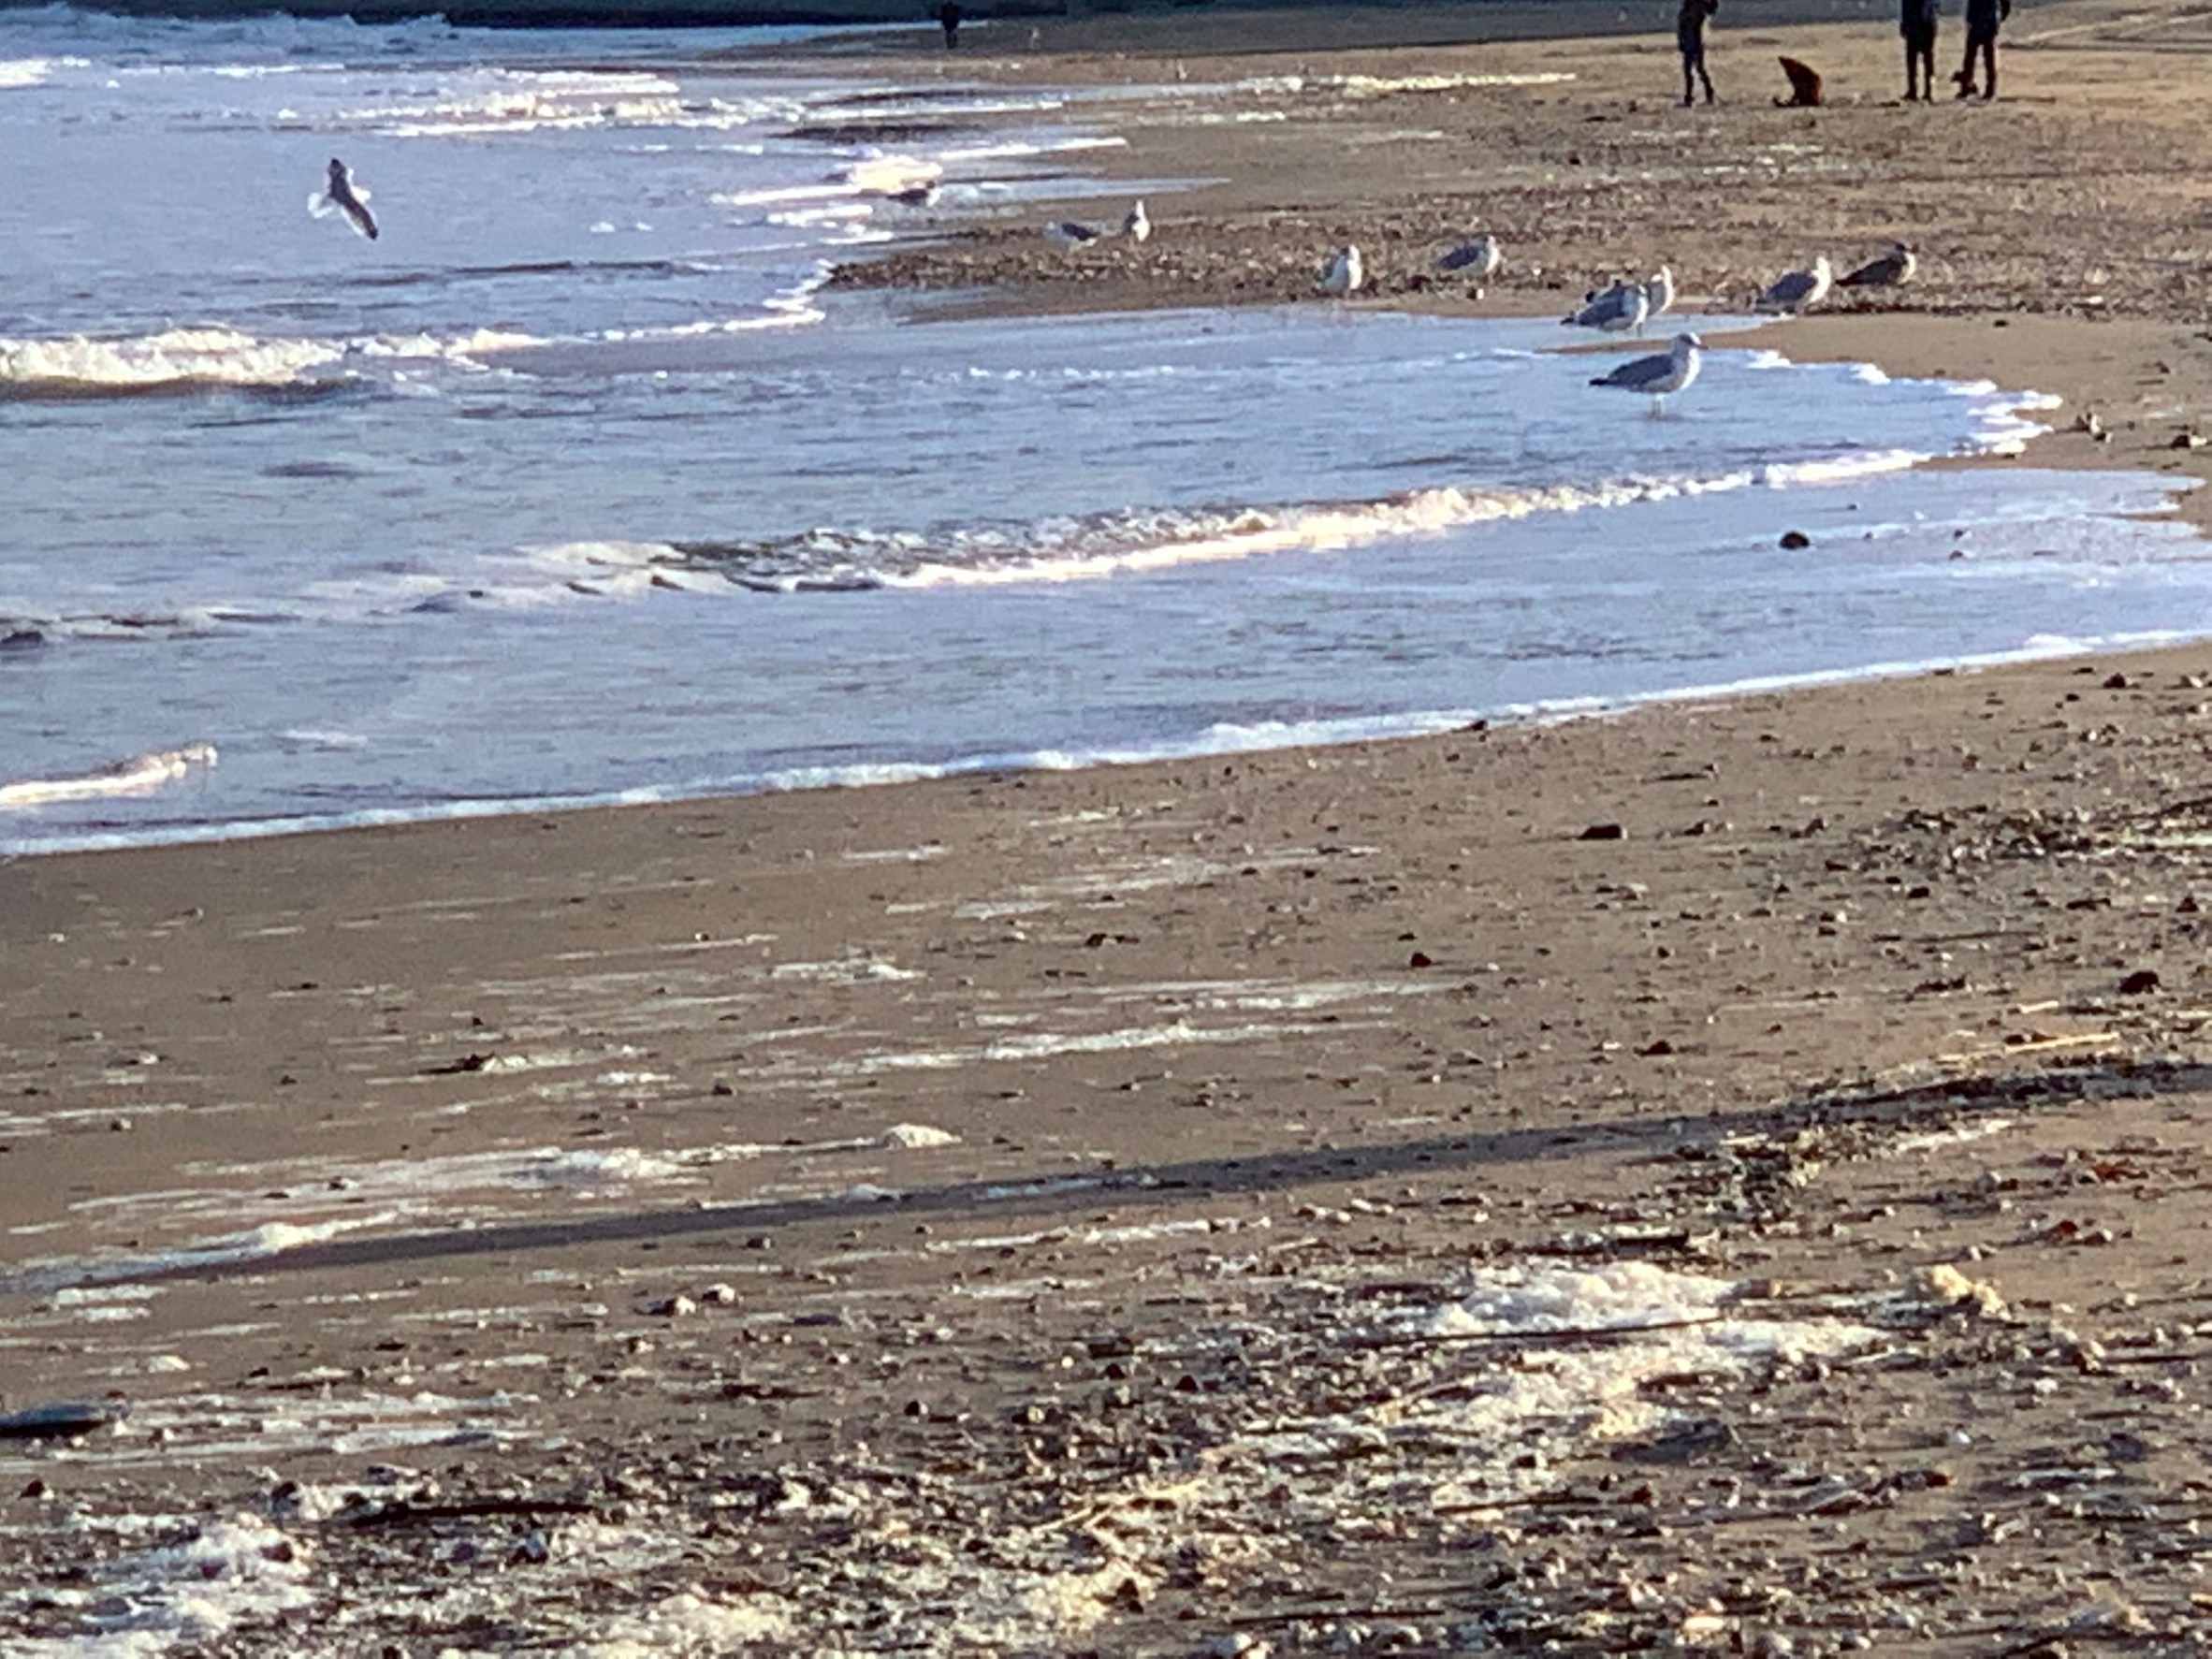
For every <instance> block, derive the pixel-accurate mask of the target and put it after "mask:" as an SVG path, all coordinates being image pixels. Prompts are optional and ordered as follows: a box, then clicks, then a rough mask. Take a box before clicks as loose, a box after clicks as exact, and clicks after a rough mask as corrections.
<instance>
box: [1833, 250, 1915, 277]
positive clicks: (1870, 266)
mask: <svg viewBox="0 0 2212 1659" xmlns="http://www.w3.org/2000/svg"><path fill="white" fill-rule="evenodd" d="M1917 269H1920V262H1919V261H1918V260H1917V259H1915V258H1914V257H1913V250H1912V249H1910V248H1908V247H1906V246H1905V244H1904V243H1902V242H1891V243H1890V244H1889V252H1888V253H1886V254H1885V255H1882V256H1881V257H1880V258H1878V259H1870V260H1868V261H1867V262H1866V263H1865V264H1864V265H1862V266H1860V267H1859V268H1858V269H1856V270H1855V271H1853V272H1851V274H1850V275H1848V276H1844V277H1840V278H1838V279H1837V280H1838V281H1839V282H1840V283H1841V284H1842V285H1843V286H1844V287H1846V288H1896V287H1900V286H1902V285H1903V284H1906V283H1909V282H1911V281H1912V280H1913V273H1914V271H1915V270H1917Z"/></svg>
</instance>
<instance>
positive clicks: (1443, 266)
mask: <svg viewBox="0 0 2212 1659" xmlns="http://www.w3.org/2000/svg"><path fill="white" fill-rule="evenodd" d="M1505 263H1506V253H1505V250H1504V249H1503V248H1501V247H1499V246H1498V239H1497V238H1496V237H1494V236H1492V235H1491V234H1490V232H1489V231H1487V230H1486V231H1484V232H1483V233H1482V234H1481V235H1480V236H1477V237H1470V238H1469V239H1468V240H1465V241H1463V242H1462V243H1460V245H1459V246H1458V247H1456V248H1453V249H1452V250H1451V251H1450V252H1448V253H1446V254H1440V255H1437V258H1436V269H1438V270H1450V271H1464V272H1465V273H1466V274H1467V275H1469V276H1471V277H1473V278H1475V280H1476V281H1477V282H1480V281H1482V280H1483V279H1484V278H1486V277H1492V276H1495V275H1496V274H1497V271H1498V268H1499V267H1500V266H1502V265H1504V264H1505Z"/></svg>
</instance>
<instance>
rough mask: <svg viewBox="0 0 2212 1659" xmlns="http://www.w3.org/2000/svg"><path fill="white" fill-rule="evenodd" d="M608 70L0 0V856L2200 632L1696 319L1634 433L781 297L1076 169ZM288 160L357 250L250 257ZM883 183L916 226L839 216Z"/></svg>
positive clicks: (982, 117) (1310, 371)
mask: <svg viewBox="0 0 2212 1659" xmlns="http://www.w3.org/2000/svg"><path fill="white" fill-rule="evenodd" d="M681 44H682V46H683V48H684V50H686V51H692V50H694V49H695V48H696V47H698V46H699V45H701V44H713V43H701V42H696V41H691V40H689V39H686V40H684V41H683V42H682V43H681ZM720 44H723V45H728V44H731V43H729V42H722V43H720ZM669 50H670V49H669V47H668V44H667V43H666V42H665V41H664V40H657V39H648V38H629V37H601V38H598V39H596V40H592V39H584V40H579V39H578V38H577V37H575V36H536V35H519V36H504V35H502V36H476V37H470V36H462V35H458V34H457V33H456V32H454V31H451V30H446V29H444V28H443V26H442V25H417V26H410V27H409V28H405V29H390V30H354V29H350V28H346V27H342V26H338V25H316V26H310V25H300V24H284V23H279V22H266V21H265V22H261V23H258V24H241V25H223V26H221V27H220V28H212V29H194V28H192V27H189V26H186V25H177V24H134V23H126V22H118V21H116V20H89V19H80V18H78V17H76V15H75V14H70V13H56V12H44V13H29V14H0V65H7V67H0V130H5V131H6V133H7V139H8V141H9V143H10V144H11V145H12V146H14V147H15V148H16V149H17V150H18V151H20V152H21V153H23V154H25V155H27V156H28V158H29V160H30V164H31V165H30V166H29V167H28V168H27V169H26V175H27V178H28V182H27V183H26V184H25V185H24V186H23V187H22V190H21V191H20V192H19V193H18V194H17V195H16V196H14V197H12V198H11V199H9V200H8V201H7V202H6V203H4V204H0V245H5V246H33V247H35V248H36V249H37V250H38V253H37V255H36V258H35V259H34V260H32V261H31V262H30V264H29V267H28V273H27V275H25V276H24V277H23V278H22V280H21V281H17V282H13V283H11V285H10V290H9V297H8V298H7V300H5V301H0V304H5V305H6V306H7V308H8V309H7V312H6V313H5V314H0V454H4V457H5V460H6V465H7V477H8V496H9V500H8V509H9V510H8V512H7V515H6V517H5V520H4V521H0V844H4V845H7V846H9V847H13V848H17V849H28V848H56V847H61V846H65V845H82V844H100V843H102V842H104V841H107V840H111V839H116V838H121V839H124V840H133V839H145V838H159V837H172V836H178V835H193V834H201V833H210V832H216V831H229V832H233V833H235V832H237V831H240V830H242V829H247V828H266V827H272V826H280V825H294V824H306V823H318V822H359V821H363V820H370V819H376V818H382V817H387V816H419V815H424V814H429V813H438V812H450V811H483V810H495V809H502V808H517V807H527V806H531V805H543V804H546V803H549V802H554V801H569V800H583V799H603V798H615V797H625V798H639V797H648V796H655V795H664V794H669V793H685V792H698V791H710V790H722V789H737V788H752V787H761V786H764V785H776V784H790V783H794V782H819V781H863V780H866V779H876V778H885V777H895V776H908V775H912V774H914V773H917V772H925V771H929V770H934V769H939V768H943V767H947V766H963V765H965V766H972V765H979V764H1012V763H1020V762H1028V763H1043V764H1060V763H1067V762H1075V761H1084V760H1095V759H1099V758H1108V757H1125V756H1136V755H1149V754H1171V753H1179V752H1191V751H1195V750H1206V749H1221V748H1235V747H1243V746H1249V745H1254V744H1260V743H1272V742H1283V741H1290V740H1294V739H1299V738H1315V737H1346V736H1355V735H1374V734H1379V733H1389V732H1400V731H1415V730H1423V729H1431V728H1433V727H1436V726H1439V725H1444V724H1448V723H1452V722H1454V721H1458V720H1465V719H1467V718H1469V717H1471V716H1473V715H1477V714H1490V713H1496V712H1500V711H1502V710H1505V709H1507V708H1512V707H1516V706H1534V705H1550V706H1558V705H1562V704H1566V703H1571V702H1573V701H1575V700H1579V699H1620V698H1625V697H1633V696H1641V695H1652V694H1661V693H1666V692H1668V691H1679V690H1682V689H1685V688H1691V687H1702V686H1713V685H1729V684H1737V683H1742V682H1746V681H1752V680H1758V679H1764V678H1769V677H1804V676H1812V675H1823V674H1833V673H1851V672H1862V671H1865V670H1868V669H1870V668H1872V667H1876V666H1879V665H1889V664H1908V663H1919V662H1931V661H1939V660H1949V659H1954V658H1957V657H1960V656H1964V655H1972V654H2006V653H2016V652H2020V651H2023V650H2036V649H2049V648H2057V647H2058V646H2059V645H2060V644H2062V643H2063V642H2064V641H2067V640H2075V641H2079V640H2084V639H2088V638H2092V637H2094V638H2121V637H2141V636H2146V635H2151V634H2156V633H2160V632H2161V631H2182V632H2187V631H2190V630H2200V631H2201V630H2202V629H2203V628H2204V627H2205V625H2206V620H2207V618H2212V608H2208V606H2207V604H2206V592H2207V586H2206V575H2207V566H2206V563H2205V559H2204V557H2203V551H2202V549H2201V547H2200V546H2199V545H2198V544H2197V543H2195V542H2194V541H2192V540H2190V538H2189V537H2187V536H2186V535H2184V534H2183V533H2182V532H2181V531H2178V530H2177V529H2176V528H2175V527H2173V526H2171V525H2169V524H2164V523H2145V522H2140V521H2138V520H2136V519H2134V518H2132V517H2127V516H2128V515H2132V514H2137V513H2142V512H2145V511H2149V510H2153V509H2155V508H2156V507H2157V506H2158V505H2159V504H2160V502H2161V496H2160V495H2159V493H2158V487H2157V486H2156V484H2155V483H2153V482H2152V481H2150V480H2147V479H2135V478H2131V477H2126V476H2121V475H2116V474H2098V475H2094V476H2089V475H2082V476H2068V475H2060V474H2049V473H2025V472H2007V473H2004V474H2003V475H2002V478H2001V484H2000V480H1999V478H1998V476H1997V475H1995V474H1988V473H1919V472H1914V471H1911V470H1910V463H1911V462H1912V461H1913V460H1914V459H1915V458H1920V457H1926V456H1931V455H1942V454H1949V453H1956V452H1963V451H1971V450H1974V449H1980V448H1988V447H1993V446H2003V445H2006V444H2014V443H2016V442H2017V441H2018V439H2019V437H2020V436H2021V434H2022V433H2023V432H2024V431H2025V430H2027V429H2028V428H2027V426H2026V424H2025V422H2024V420H2023V419H2022V417H2021V415H2020V413H2019V411H2020V409H2021V408H2022V406H2023V400H2022V398H2021V397H2020V396H2018V395H2007V394H2002V393H2000V392H1998V391H1996V390H1995V389H1994V388H1990V387H1987V386H1978V387H1977V386H1955V385H1944V384H1938V383H1929V382H1911V381H1894V382H1893V381H1889V380H1886V379H1885V378H1884V377H1883V376H1881V375H1879V374H1878V373H1874V372H1872V371H1865V370H1857V369H1851V368H1834V367H1793V366H1790V365H1787V364H1785V363H1783V362H1782V361H1781V360H1780V359H1778V358H1775V357H1768V356H1763V355H1758V354H1754V353H1752V352H1749V351H1745V350H1741V349H1728V348H1727V347H1726V344H1725V342H1724V340H1723V339H1722V338H1720V337H1719V336H1718V335H1715V336H1714V339H1713V341H1712V344H1713V345H1714V346H1715V347H1716V349H1714V350H1713V351H1712V352H1710V355H1709V357H1708V362H1707V367H1706V370H1705V372H1704V375H1703V377H1702V378H1701V379H1700V381H1699V382H1698V383H1697V385H1696V386H1694V387H1692V388H1691V390H1690V391H1689V392H1687V393H1686V394H1684V395H1683V396H1682V397H1681V398H1680V399H1678V400H1675V408H1674V410H1673V411H1672V413H1671V415H1670V417H1669V418H1666V419H1652V418H1649V417H1648V415H1647V411H1646V409H1645V406H1644V403H1643V400H1639V399H1637V398H1634V397H1627V396H1623V395H1621V394H1618V393H1614V392H1609V391H1602V390H1594V389H1593V388H1592V387H1591V386H1589V385H1588V384H1587V383H1588V381H1589V380H1590V378H1591V376H1592V374H1593V373H1594V372H1597V371H1602V369H1603V368H1604V367H1605V366H1606V363H1607V362H1608V358H1606V357H1589V356H1582V355H1573V354H1569V353H1566V352H1564V351H1562V350H1561V349H1559V348H1560V347H1561V346H1562V345H1563V344H1564V343H1566V342H1564V340H1563V335H1564V331H1563V330H1562V329H1560V328H1559V327H1557V326H1556V325H1554V324H1550V323H1547V322H1529V321H1508V320H1480V319H1477V320H1467V319H1457V320H1448V319H1438V318H1413V317H1405V316H1401V315H1394V314H1390V313H1374V312H1367V311H1364V310H1361V309H1357V308H1353V309H1341V308H1335V307H1330V306H1323V305H1319V304H1317V305H1314V306H1310V307H1302V308H1295V309H1292V310H1288V311H1280V310H1278V311H1268V312H1243V313H1163V314H1156V315H1147V316H1136V317H1106V318H1089V319H1082V318H1077V319H1069V318H1055V319H1040V320H1027V321H989V322H975V321H969V322H957V323H950V322H936V323H928V324H916V323H913V322H910V321H908V320H905V319H904V318H902V316H901V315H900V314H898V313H894V312H890V311H886V310H885V309H883V308H882V307H881V306H880V304H879V303H878V302H875V301H872V300H859V299H855V300H852V301H851V302H850V303H845V302H840V303H837V304H831V303H827V302H825V300H824V298H823V297H822V296H821V295H820V294H819V293H818V292H817V291H816V290H817V288H818V285H819V284H820V282H821V280H822V275H823V273H824V272H825V270H826V269H827V268H828V262H829V261H830V260H831V259H833V258H835V257H838V256H843V255H845V254H847V253H849V252H850V250H851V248H852V247H853V245H855V244H856V243H858V242H862V241H865V240H869V239H873V238H880V237H883V236H892V235H901V234H923V233H926V232H928V231H930V230H933V229H935V228H938V227H939V226H941V225H944V224H950V223H957V222H958V221H959V219H960V217H961V216H963V215H965V214H968V213H986V212H992V211H1005V210H1008V209H1009V207H1010V204H1011V205H1014V206H1018V204H1019V203H1021V202H1023V201H1026V200H1029V199H1032V198H1033V197H1035V196H1039V195H1041V194H1046V193H1065V194H1079V193H1082V192H1084V191H1094V192H1095V191H1097V190H1099V186H1098V185H1096V184H1094V183H1090V182H1085V181H1084V180H1081V179H1079V178H1076V177H1073V176H1072V175H1070V171H1069V169H1070V167H1074V166H1077V165H1079V164H1080V161H1081V159H1082V157H1083V156H1084V155H1085V154H1087V153H1089V152H1088V151H1087V150H1085V149H1083V148H1080V147H1077V148H1069V146H1070V145H1074V146H1082V145H1086V144H1090V143H1094V142H1099V141H1106V140H1107V139H1108V138H1110V135H1103V134H1099V133H1090V132H1083V131H1077V132H1074V133H1073V134H1070V132H1069V131H1067V130H1064V129H1055V128H1051V127H1047V126H1044V125H1042V124H1041V118H1042V115H1043V113H1044V112H1045V111H1046V110H1047V109H1049V108H1050V107H1051V106H1052V105H1053V104H1054V102H1055V100H1054V98H1053V96H1052V95H1050V94H1041V95H1035V96H1033V97H1032V96H1026V95H1017V96H1012V97H1009V96H1008V95H1004V94H1003V93H1000V92H997V91H990V92H985V91H981V90H978V91H973V92H966V91H963V90H961V89H958V88H953V89H949V90H948V89H932V90H931V91H930V92H929V93H927V94H926V95H922V94H912V95H910V94H907V93H904V92H901V91H899V90H898V89H894V88H873V89H866V88H863V89H855V88H853V87H850V86H826V85H820V84H807V83H802V82H796V81H792V80H778V79H773V78H769V77H764V76H733V75H731V74H728V73H724V72H722V71H720V70H719V69H718V70H715V71H713V72H711V73H710V72H707V71H706V70H703V69H701V68H700V67H698V66H697V65H691V66H683V65H670V64H669V63H668V62H666V61H665V58H666V54H667V53H668V51H669ZM491 54H496V55H491ZM1176 95H1177V96H1178V97H1184V98H1188V97H1190V96H1192V93H1191V92H1190V90H1189V89H1187V88H1184V89H1178V91H1177V93H1176ZM866 122H875V123H878V124H877V125H876V126H874V127H872V128H869V129H868V130H869V131H872V132H874V133H875V134H877V135H878V137H877V138H875V139H869V138H865V137H860V136H856V132H855V124H856V123H866ZM823 135H827V136H823ZM894 135H895V136H894ZM327 153H342V156H343V157H344V159H346V160H347V161H348V163H349V165H351V166H352V167H354V169H355V171H356V173H357V176H358V177H359V178H360V179H361V180H362V181H363V182H365V183H367V184H368V185H370V186H371V188H372V189H375V190H376V192H377V194H376V195H375V196H374V198H373V201H372V206H373V208H374V209H375V211H377V212H378V213H379V214H381V215H382V216H383V219H384V226H385V234H384V235H383V236H382V237H380V238H379V239H378V240H376V241H375V242H373V243H371V242H367V241H364V240H360V239H358V238H357V237H355V236H354V235H353V234H352V233H351V232H350V231H349V230H348V229H347V228H346V227H345V226H344V224H343V222H342V220H337V219H332V218H322V219H317V218H313V217H311V216H310V214H309V212H308V211H307V199H308V196H309V194H310V193H311V192H312V191H313V189H314V188H315V187H316V186H317V184H318V183H319V181H320V176H321V168H322V162H323V159H324V158H325V157H326V155H327ZM149 157H154V158H158V165H150V163H149ZM922 178H936V179H939V180H940V181H941V182H943V184H944V186H945V189H944V197H943V199H942V200H941V201H940V203H939V206H937V207H935V208H932V209H928V210H921V209H913V208H908V207H904V206H902V205H900V204H898V203H896V202H895V201H893V200H891V199H890V198H889V197H888V196H886V194H885V193H886V191H888V190H890V189H892V188H894V187H895V186H896V185H897V184H898V183H900V182H905V181H910V180H914V179H922ZM1155 217H1156V218H1163V217H1166V215H1163V213H1162V212H1161V211H1160V209H1159V206H1158V204H1157V202H1156V203H1155ZM1163 234H1169V235H1171V234H1172V229H1171V222H1170V223H1169V225H1168V226H1167V228H1165V229H1164V230H1163ZM1655 343H1656V342H1653V344H1654V345H1655ZM1628 349H1652V347H1651V346H1636V345H1632V346H1631V347H1630V348H1628ZM1788 530H1797V531H1803V532H1805V533H1807V534H1809V535H1810V536H1811V537H1812V546H1810V547H1809V548H1806V549H1804V550H1801V551H1797V552H1789V551H1784V550H1783V549H1781V548H1780V547H1779V546H1778V542H1779V539H1780V537H1781V535H1782V534H1783V531H1788ZM188 745H205V746H211V748H212V749H213V750H214V751H215V752H216V753H218V754H219V756H220V760H219V763H216V764H210V763H209V760H208V754H207V750H206V749H191V748H188V747H187V746H188ZM132 757H149V758H146V759H143V760H140V761H139V762H138V764H136V765H135V766H132V767H130V768H129V769H127V770H125V771H124V772H122V773H110V772H106V771H103V768H106V767H109V766H113V765H115V764H119V763H125V762H129V761H130V760H131V759H132Z"/></svg>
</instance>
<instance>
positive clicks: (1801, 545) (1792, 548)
mask: <svg viewBox="0 0 2212 1659" xmlns="http://www.w3.org/2000/svg"><path fill="white" fill-rule="evenodd" d="M1782 545H1783V547H1784V548H1785V549H1787V550H1788V551H1789V552H1792V553H1801V552H1803V551H1804V550H1805V549H1806V548H1807V547H1810V546H1812V537H1811V536H1809V535H1807V534H1806V533H1805V532H1804V531H1801V530H1785V531H1783V532H1782Z"/></svg>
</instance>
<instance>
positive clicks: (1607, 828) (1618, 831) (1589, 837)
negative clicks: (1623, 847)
mask: <svg viewBox="0 0 2212 1659" xmlns="http://www.w3.org/2000/svg"><path fill="white" fill-rule="evenodd" d="M1627 834H1628V832H1627V831H1626V830H1624V829H1623V828H1622V827H1621V826H1620V825H1619V824H1617V823H1594V824H1592V825H1591V826H1590V827H1589V828H1588V829H1586V830H1584V831H1583V832H1582V833H1581V834H1580V835H1579V836H1578V837H1576V839H1578V840H1582V841H1619V840H1623V839H1625V838H1626V837H1627Z"/></svg>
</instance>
